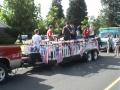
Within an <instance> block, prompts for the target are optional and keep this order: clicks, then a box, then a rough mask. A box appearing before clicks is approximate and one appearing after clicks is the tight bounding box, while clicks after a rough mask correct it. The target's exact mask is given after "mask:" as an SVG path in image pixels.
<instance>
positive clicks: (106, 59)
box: [0, 53, 120, 90]
mask: <svg viewBox="0 0 120 90" xmlns="http://www.w3.org/2000/svg"><path fill="white" fill-rule="evenodd" d="M119 77H120V57H114V55H113V54H109V55H107V54H105V53H101V54H100V58H99V60H97V61H93V62H89V63H80V62H74V63H73V62H71V63H67V64H66V65H64V66H55V67H46V66H41V67H39V68H37V69H36V68H35V69H32V68H27V69H21V70H20V71H19V74H18V75H16V76H13V77H10V78H9V81H8V82H7V83H6V84H5V85H3V86H0V90H104V89H105V88H107V87H109V85H110V84H112V83H113V82H114V81H115V80H116V79H117V78H119ZM119 84H120V82H118V83H116V84H115V85H113V87H111V89H110V90H120V85H119Z"/></svg>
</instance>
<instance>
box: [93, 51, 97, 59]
mask: <svg viewBox="0 0 120 90" xmlns="http://www.w3.org/2000/svg"><path fill="white" fill-rule="evenodd" d="M92 59H93V60H97V59H98V52H97V51H96V50H95V51H93V53H92Z"/></svg>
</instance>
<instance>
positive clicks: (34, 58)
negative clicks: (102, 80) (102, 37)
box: [22, 38, 99, 64]
mask: <svg viewBox="0 0 120 90" xmlns="http://www.w3.org/2000/svg"><path fill="white" fill-rule="evenodd" d="M22 51H24V52H23V54H26V55H27V56H29V59H24V60H23V61H24V62H28V63H31V62H32V64H35V63H38V62H39V63H43V64H50V63H57V64H59V63H62V62H64V61H71V60H76V57H77V59H78V60H82V61H83V60H85V61H89V62H90V61H92V60H97V59H98V54H99V49H98V42H97V40H96V39H95V38H88V39H84V38H82V39H79V40H69V41H49V42H48V41H43V42H42V43H41V44H40V49H39V50H38V51H37V52H36V51H35V47H33V46H32V45H30V44H27V45H26V46H25V47H24V48H23V50H22Z"/></svg>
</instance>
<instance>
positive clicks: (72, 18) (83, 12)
mask: <svg viewBox="0 0 120 90" xmlns="http://www.w3.org/2000/svg"><path fill="white" fill-rule="evenodd" d="M69 6H70V7H69V8H68V10H67V21H68V22H70V23H73V24H75V25H77V26H78V25H81V21H83V20H84V18H85V16H87V8H86V3H85V1H84V0H70V4H69Z"/></svg>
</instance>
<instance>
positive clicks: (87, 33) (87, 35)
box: [83, 28, 90, 37]
mask: <svg viewBox="0 0 120 90" xmlns="http://www.w3.org/2000/svg"><path fill="white" fill-rule="evenodd" d="M89 35H90V30H89V29H88V28H87V29H85V30H84V31H83V36H84V37H89Z"/></svg>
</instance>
